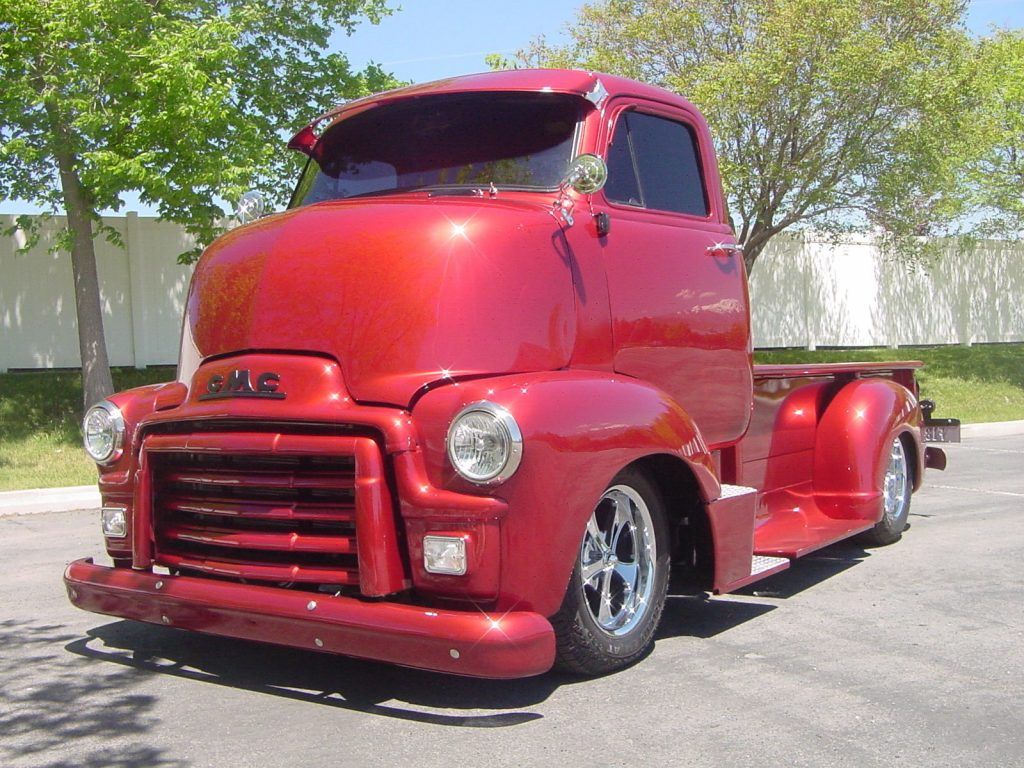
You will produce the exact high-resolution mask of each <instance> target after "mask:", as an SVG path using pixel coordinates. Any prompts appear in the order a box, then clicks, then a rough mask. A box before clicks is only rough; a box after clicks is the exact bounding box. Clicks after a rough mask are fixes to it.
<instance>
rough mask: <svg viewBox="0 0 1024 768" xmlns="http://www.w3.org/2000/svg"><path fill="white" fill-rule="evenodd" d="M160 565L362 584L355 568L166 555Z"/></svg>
mask: <svg viewBox="0 0 1024 768" xmlns="http://www.w3.org/2000/svg"><path fill="white" fill-rule="evenodd" d="M160 559H161V562H162V563H163V564H164V565H166V566H168V567H169V568H181V569H184V570H188V571H199V572H201V573H208V574H210V575H213V576H225V577H229V578H235V579H246V580H253V581H269V582H275V583H281V582H293V581H294V582H302V583H306V584H341V585H346V586H354V585H356V584H358V583H359V575H358V571H357V570H356V568H355V567H353V568H331V567H328V566H317V565H296V564H280V565H277V564H273V563H253V562H248V561H246V562H243V561H239V560H232V559H230V558H219V559H213V558H207V557H202V556H195V555H177V554H168V553H164V554H163V555H161V558H160Z"/></svg>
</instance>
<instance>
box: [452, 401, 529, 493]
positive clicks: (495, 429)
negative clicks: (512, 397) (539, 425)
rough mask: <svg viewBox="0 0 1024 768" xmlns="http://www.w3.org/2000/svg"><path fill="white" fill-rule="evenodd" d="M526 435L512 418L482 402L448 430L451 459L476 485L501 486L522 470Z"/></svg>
mask: <svg viewBox="0 0 1024 768" xmlns="http://www.w3.org/2000/svg"><path fill="white" fill-rule="evenodd" d="M522 457H523V435H522V433H521V432H520V431H519V425H518V424H516V420H515V419H513V418H512V414H511V413H509V412H508V411H506V410H505V409H504V408H502V407H501V406H500V405H495V404H494V403H490V402H487V401H486V400H483V401H481V402H479V403H472V404H471V405H467V406H466V407H465V408H463V409H462V410H461V411H459V413H458V415H457V416H456V417H455V418H454V419H453V420H452V424H451V426H450V427H448V458H449V459H450V460H451V462H452V466H453V467H455V471H456V472H458V473H459V474H460V475H462V476H463V477H464V478H466V479H467V480H470V481H472V482H474V483H501V482H504V481H505V480H508V478H510V477H511V476H512V475H513V473H514V472H515V471H516V469H517V468H518V467H519V461H520V460H521V459H522Z"/></svg>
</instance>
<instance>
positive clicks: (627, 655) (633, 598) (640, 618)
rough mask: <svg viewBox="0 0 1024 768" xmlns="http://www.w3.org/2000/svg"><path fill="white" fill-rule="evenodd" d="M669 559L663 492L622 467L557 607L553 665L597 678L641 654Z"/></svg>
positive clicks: (654, 622)
mask: <svg viewBox="0 0 1024 768" xmlns="http://www.w3.org/2000/svg"><path fill="white" fill-rule="evenodd" d="M670 557H671V551H670V545H669V535H668V523H667V520H666V516H665V509H664V504H663V503H662V500H661V497H660V496H659V494H658V492H657V490H656V488H655V487H654V485H653V484H652V483H651V481H650V480H649V479H648V478H647V476H646V475H645V474H643V473H642V472H640V471H639V470H636V469H625V470H623V471H622V472H620V473H619V474H618V475H616V476H615V478H614V479H613V480H612V482H611V484H610V485H609V486H608V488H607V490H605V492H604V494H602V496H601V498H600V499H599V500H598V502H597V505H596V506H595V508H594V511H593V513H592V514H591V516H590V519H589V520H588V522H587V527H586V529H585V530H584V532H583V539H582V541H581V542H580V546H579V549H578V551H577V555H576V562H575V565H574V566H573V570H572V576H571V577H570V578H569V585H568V587H567V588H566V591H565V598H564V599H563V601H562V607H561V608H560V609H559V611H558V613H557V614H555V615H554V616H553V617H552V618H551V623H552V626H554V628H555V637H556V639H557V658H556V665H557V666H558V667H559V668H561V669H563V670H567V671H570V672H574V673H576V674H582V675H600V674H605V673H607V672H611V671H613V670H616V669H620V668H622V667H624V666H626V665H628V664H631V663H632V662H634V661H636V660H637V659H639V658H640V657H642V656H643V655H644V654H645V653H646V652H647V651H648V650H649V649H650V648H651V646H652V645H653V643H654V633H655V631H656V630H657V628H658V623H659V622H660V621H661V613H662V610H663V609H664V607H665V595H666V592H667V590H668V576H669V567H670V566H669V563H670Z"/></svg>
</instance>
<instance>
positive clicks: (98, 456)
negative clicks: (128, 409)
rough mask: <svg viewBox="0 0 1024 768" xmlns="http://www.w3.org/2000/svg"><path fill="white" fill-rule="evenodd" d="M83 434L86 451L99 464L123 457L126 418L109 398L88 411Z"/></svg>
mask: <svg viewBox="0 0 1024 768" xmlns="http://www.w3.org/2000/svg"><path fill="white" fill-rule="evenodd" d="M82 434H83V441H84V443H85V452H86V453H88V454H89V456H91V457H92V460H93V461H95V462H96V463H97V464H109V463H110V462H112V461H117V460H118V459H119V458H121V446H122V444H123V443H124V418H123V417H122V416H121V411H120V410H119V409H118V407H117V406H116V405H114V404H113V403H111V402H110V401H109V400H104V401H103V402H101V403H97V404H96V405H94V406H93V407H92V408H90V409H89V410H88V411H87V412H86V414H85V419H84V421H83V422H82Z"/></svg>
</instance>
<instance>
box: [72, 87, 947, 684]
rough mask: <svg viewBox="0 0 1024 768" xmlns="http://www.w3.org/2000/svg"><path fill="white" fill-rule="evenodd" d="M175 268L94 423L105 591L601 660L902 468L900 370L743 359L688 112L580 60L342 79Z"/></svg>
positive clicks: (904, 475)
mask: <svg viewBox="0 0 1024 768" xmlns="http://www.w3.org/2000/svg"><path fill="white" fill-rule="evenodd" d="M290 146H291V147H292V148H293V149H296V150H298V151H300V152H303V153H305V154H306V155H307V156H308V160H307V162H306V166H305V171H304V172H303V173H302V175H301V178H300V179H299V181H298V184H297V186H296V189H295V192H294V195H293V196H292V200H291V203H290V205H289V206H288V209H287V210H286V211H284V212H281V213H276V214H273V215H269V216H263V217H259V218H255V219H254V220H253V221H251V222H250V223H248V224H246V225H244V226H240V227H238V228H236V229H234V230H232V231H231V232H229V233H228V234H226V235H224V236H223V237H221V238H220V239H219V240H217V241H216V242H214V243H213V244H212V245H211V246H210V247H209V248H208V249H207V250H206V252H205V254H204V255H203V256H202V258H201V259H200V261H199V263H198V265H197V267H196V270H195V273H194V276H193V279H192V285H191V287H190V290H189V295H188V303H187V308H186V311H185V318H184V323H183V325H182V332H181V356H180V362H179V365H178V375H177V381H175V382H171V383H168V384H163V385H159V386H149V387H140V388H138V389H133V390H130V391H127V392H122V393H120V394H117V395H115V396H113V397H111V398H110V400H109V401H104V402H102V403H99V404H98V405H96V406H95V407H93V408H92V409H91V410H90V411H89V412H88V414H87V415H86V419H85V425H84V430H85V443H86V448H87V450H88V452H89V453H90V455H91V456H92V457H93V459H94V460H95V461H96V462H97V464H98V466H99V483H100V489H101V492H102V497H103V509H102V518H101V522H102V530H103V535H104V540H105V543H106V549H107V553H108V554H109V557H110V558H111V560H112V565H111V566H102V565H99V564H96V563H94V562H93V561H92V559H83V560H79V561H76V562H73V563H71V564H70V565H69V566H68V568H67V571H66V574H65V583H66V587H67V592H68V595H69V597H70V599H71V602H72V603H74V604H75V605H77V606H79V607H80V608H83V609H86V610H90V611H96V612H98V613H104V614H110V615H114V616H122V617H126V618H130V619H135V620H139V621H145V622H152V623H156V624H165V625H169V626H173V627H181V628H185V629H192V630H197V631H200V632H209V633H214V634H218V635H226V636H231V637H235V638H243V639H248V640H258V641H264V642H270V643H279V644H284V645H289V646H294V647H298V648H308V649H310V650H319V651H324V652H329V653H339V654H347V655H351V656H357V657H363V658H369V659H378V660H383V661H386V662H391V663H394V664H401V665H407V666H411V667H420V668H425V669H431V670H439V671H444V672H450V673H455V674H462V675H477V676H485V677H521V676H527V675H536V674H540V673H543V672H545V671H546V670H548V669H550V668H551V667H552V666H553V665H555V664H558V665H559V666H561V667H562V668H564V669H568V670H571V671H574V672H577V673H581V674H600V673H604V672H608V671H610V670H614V669H617V668H619V667H622V666H624V665H626V664H629V663H631V662H633V661H635V660H637V659H638V658H639V657H641V656H642V655H643V654H644V653H645V652H646V651H647V650H648V649H649V648H650V647H651V645H652V643H653V638H654V633H655V630H656V628H657V626H658V622H659V620H660V619H661V615H662V611H663V609H664V606H665V599H666V593H667V591H668V590H669V587H670V584H671V587H672V588H673V589H679V590H687V591H688V592H690V593H693V592H698V593H699V592H701V591H705V592H712V593H715V594H718V593H726V592H729V591H730V590H735V589H738V588H740V587H743V586H744V585H747V584H750V583H751V582H754V581H756V580H758V579H763V578H765V577H766V576H769V575H771V574H774V573H777V572H779V571H781V570H782V569H784V568H787V567H788V566H789V565H790V563H791V562H792V561H793V560H794V559H795V558H799V557H801V556H803V555H806V554H807V553H809V552H813V551H815V550H817V549H820V548H822V547H825V546H827V545H829V544H832V543H833V542H837V541H840V540H842V539H846V538H848V537H853V536H857V537H859V538H860V540H861V541H863V542H866V543H868V544H874V545H882V544H889V543H892V542H894V541H896V540H897V539H899V538H900V536H901V534H902V532H903V530H904V529H905V527H906V525H907V514H908V510H909V507H910V499H911V493H912V491H914V490H916V489H917V488H918V487H919V486H920V484H921V481H922V477H923V473H924V469H925V467H926V466H927V467H934V468H939V469H941V468H943V467H944V466H945V456H944V454H943V453H942V451H941V450H940V449H938V448H934V447H927V448H926V447H925V445H924V443H923V440H922V427H923V424H924V420H923V418H922V412H921V407H920V404H919V402H918V390H917V386H916V384H915V380H914V370H915V368H917V367H918V365H919V364H918V363H885V364H838V365H836V364H833V365H817V366H755V365H752V358H751V337H750V315H749V306H748V295H747V282H746V274H745V271H744V264H743V259H742V255H741V252H740V248H739V246H737V245H736V243H735V238H734V235H733V232H732V229H731V227H730V225H729V222H728V217H727V214H726V210H725V200H724V196H723V193H722V187H721V184H720V181H719V174H718V168H717V166H716V162H715V153H714V150H713V147H712V141H711V136H710V134H709V132H708V128H707V125H706V124H705V121H704V119H703V118H702V117H701V115H700V113H699V112H698V111H697V110H696V109H695V108H694V107H693V106H692V105H691V104H689V103H688V102H687V101H685V100H684V99H682V98H680V97H678V96H676V95H674V94H671V93H668V92H666V91H663V90H660V89H658V88H654V87H650V86H647V85H642V84H640V83H636V82H632V81H629V80H625V79H621V78H617V77H612V76H607V75H603V74H592V73H586V72H577V71H561V70H532V71H531V70H525V71H522V70H521V71H513V72H495V73H490V74H483V75H473V76H467V77H459V78H453V79H449V80H442V81H439V82H435V83H430V84H427V85H421V86H415V87H410V88H403V89H400V90H395V91H390V92H386V93H382V94H378V95H376V96H372V97H369V98H365V99H361V100H359V101H354V102H350V103H348V104H345V105H343V106H341V107H339V108H338V109H335V110H334V111H332V112H329V113H328V114H326V115H324V116H322V117H320V118H319V119H317V120H316V121H314V122H313V123H312V124H311V125H309V126H308V127H306V128H304V129H303V130H302V131H300V132H299V133H298V134H297V135H296V136H295V137H294V138H293V139H292V141H291V143H290Z"/></svg>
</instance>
